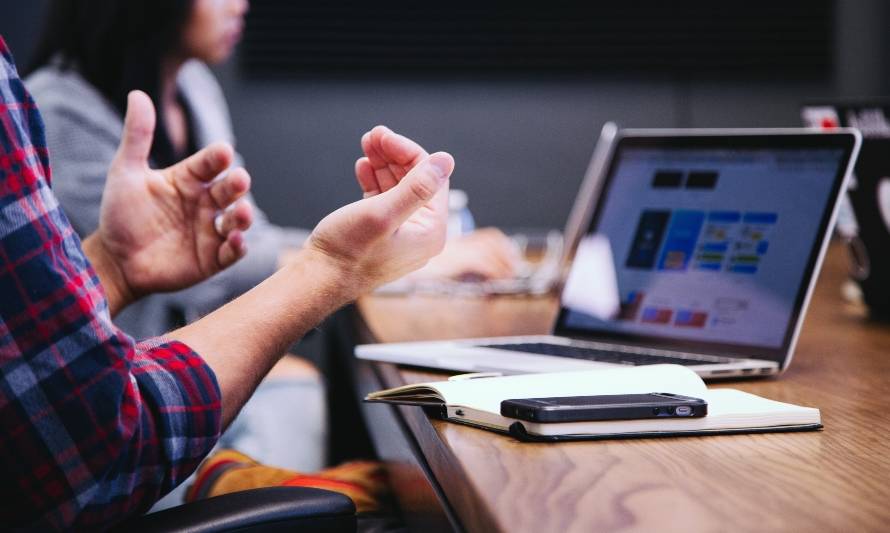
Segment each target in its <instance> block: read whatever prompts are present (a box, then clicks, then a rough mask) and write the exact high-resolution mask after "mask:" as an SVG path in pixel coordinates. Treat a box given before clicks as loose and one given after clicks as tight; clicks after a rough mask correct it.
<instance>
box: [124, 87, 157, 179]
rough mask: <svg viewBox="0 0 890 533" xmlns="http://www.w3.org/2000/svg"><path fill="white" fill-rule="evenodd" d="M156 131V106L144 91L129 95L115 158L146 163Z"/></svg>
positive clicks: (138, 163)
mask: <svg viewBox="0 0 890 533" xmlns="http://www.w3.org/2000/svg"><path fill="white" fill-rule="evenodd" d="M154 132H155V108H154V104H152V102H151V98H149V97H148V95H147V94H145V93H144V92H142V91H130V94H129V95H127V114H126V116H125V117H124V131H123V135H122V136H121V143H120V146H119V147H118V149H117V155H116V156H115V160H116V161H119V162H122V163H126V164H137V165H146V164H147V163H148V155H149V153H150V152H151V144H152V141H153V140H154Z"/></svg>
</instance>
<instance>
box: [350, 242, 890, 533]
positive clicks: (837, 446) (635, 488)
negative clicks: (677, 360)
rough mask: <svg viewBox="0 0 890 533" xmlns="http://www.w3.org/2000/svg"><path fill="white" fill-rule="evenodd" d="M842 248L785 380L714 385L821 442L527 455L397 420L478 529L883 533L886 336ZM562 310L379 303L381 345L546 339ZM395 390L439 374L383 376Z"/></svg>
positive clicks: (887, 484) (729, 441)
mask: <svg viewBox="0 0 890 533" xmlns="http://www.w3.org/2000/svg"><path fill="white" fill-rule="evenodd" d="M844 278H845V258H844V257H843V250H842V249H841V248H840V246H839V245H837V244H833V245H832V247H831V249H830V251H829V255H828V258H827V261H826V265H825V267H824V269H823V273H822V276H821V278H820V281H819V284H818V286H817V288H816V293H815V295H814V298H813V302H812V305H811V306H810V310H809V313H808V315H807V319H806V322H805V325H804V329H803V333H802V336H801V339H800V343H799V345H798V348H797V351H796V355H795V358H794V361H793V363H792V365H791V367H790V368H789V370H788V371H787V372H786V373H785V374H783V375H782V376H779V377H777V378H770V379H761V380H747V381H745V380H737V381H732V382H713V383H711V385H710V386H712V387H732V388H738V389H741V390H744V391H748V392H752V393H755V394H759V395H762V396H765V397H767V398H771V399H775V400H780V401H786V402H792V403H797V404H801V405H807V406H814V407H818V408H820V409H821V410H822V417H823V423H824V424H825V429H824V430H823V431H820V432H808V433H779V434H766V435H735V436H712V437H686V438H664V439H625V440H613V441H596V442H576V443H560V444H527V443H521V442H518V441H516V440H514V439H512V438H510V437H507V436H501V435H497V434H494V433H491V432H487V431H482V430H478V429H474V428H470V427H465V426H460V425H457V424H451V423H448V422H444V421H440V420H433V419H429V418H428V417H427V416H426V415H425V414H424V413H423V411H422V410H420V409H419V408H413V407H401V408H399V412H400V413H401V416H402V417H403V418H404V423H405V426H406V428H407V429H406V431H410V432H411V434H412V435H411V437H412V438H413V439H416V442H417V443H418V445H419V447H420V449H421V450H422V453H423V454H424V456H425V459H426V461H427V462H428V464H429V469H430V471H431V472H432V474H433V475H434V476H435V478H436V481H437V482H438V484H439V486H440V487H441V489H442V492H443V493H444V494H445V495H446V497H447V500H448V503H449V505H450V506H451V507H452V508H453V511H454V513H455V514H456V515H457V517H458V519H459V521H460V523H461V525H462V526H463V527H464V528H465V529H467V530H469V531H534V532H547V531H655V530H658V531H888V530H890V445H888V439H890V327H888V325H886V324H876V323H872V322H869V321H868V320H867V319H866V314H865V311H864V309H863V308H862V307H860V306H857V305H854V304H850V303H847V302H845V301H844V300H843V299H842V298H841V284H842V282H843V280H844ZM556 306H557V304H556V302H555V299H554V298H515V297H513V298H505V297H496V298H447V297H434V296H411V297H399V298H394V297H370V298H365V299H364V300H362V301H361V302H360V303H359V310H360V313H361V315H362V316H363V317H364V320H365V322H366V324H367V326H368V328H369V330H370V331H371V332H372V334H373V336H374V337H375V338H376V339H377V340H378V341H381V342H394V341H405V340H420V339H432V338H458V337H475V336H492V335H510V334H531V333H544V332H547V331H548V329H549V327H550V323H551V321H552V320H553V316H554V314H555V312H556ZM374 367H375V370H376V371H377V373H378V375H379V376H380V377H381V382H382V383H383V384H384V385H385V386H396V385H401V384H405V383H411V382H418V381H427V380H431V379H442V378H443V377H444V375H443V374H441V373H434V372H432V371H430V372H427V371H421V370H418V369H408V368H399V367H396V366H394V365H388V364H374Z"/></svg>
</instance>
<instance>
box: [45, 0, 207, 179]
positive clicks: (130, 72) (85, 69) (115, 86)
mask: <svg viewBox="0 0 890 533" xmlns="http://www.w3.org/2000/svg"><path fill="white" fill-rule="evenodd" d="M192 3H193V0H51V1H50V2H49V5H48V6H47V9H46V20H45V23H44V27H43V31H42V34H41V37H40V39H39V40H38V44H37V48H36V50H35V54H34V60H33V62H32V63H31V65H29V68H28V69H27V73H31V72H33V71H35V70H37V69H38V68H40V67H43V66H45V65H48V64H50V63H51V62H52V61H54V60H55V58H56V57H58V58H59V59H60V60H61V62H62V63H61V67H62V68H63V69H68V68H75V69H77V71H78V72H79V73H80V74H81V75H82V76H83V77H84V79H86V80H87V81H88V82H89V83H90V84H92V85H93V86H94V87H96V88H97V89H98V90H99V92H101V93H102V94H103V95H104V96H105V98H107V99H108V101H110V102H111V103H112V104H113V105H114V107H115V108H116V109H117V110H118V112H119V113H120V114H121V116H123V115H124V112H125V110H126V107H127V94H128V93H129V92H130V91H132V90H134V89H140V90H142V91H145V92H146V93H147V94H148V96H149V97H151V99H152V101H153V102H155V106H156V107H157V106H158V105H159V104H160V95H161V67H162V62H163V60H164V59H165V58H166V57H167V56H169V55H170V54H171V53H176V52H177V50H178V48H179V47H180V46H181V43H182V33H183V30H184V28H185V25H186V23H187V22H188V19H189V16H190V14H191V10H192ZM151 156H152V158H153V159H154V161H155V163H156V164H158V165H161V166H166V165H170V164H172V163H173V162H174V160H175V159H176V157H175V154H174V150H173V145H172V143H171V142H170V138H169V136H168V134H167V129H166V125H165V124H164V120H163V113H160V112H159V113H158V117H157V127H156V128H155V138H154V143H152V149H151Z"/></svg>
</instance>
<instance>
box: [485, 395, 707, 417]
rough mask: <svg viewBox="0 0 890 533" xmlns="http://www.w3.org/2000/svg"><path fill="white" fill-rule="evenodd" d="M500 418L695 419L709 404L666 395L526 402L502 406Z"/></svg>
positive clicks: (572, 398) (574, 397) (529, 400)
mask: <svg viewBox="0 0 890 533" xmlns="http://www.w3.org/2000/svg"><path fill="white" fill-rule="evenodd" d="M501 414H502V415H503V416H507V417H510V418H517V419H519V420H526V421H528V422H545V423H546V422H590V421H597V420H635V419H641V418H695V417H702V416H705V415H707V414H708V403H707V402H706V401H704V400H702V399H701V398H691V397H689V396H680V395H679V394H671V393H667V392H652V393H649V394H607V395H601V396H566V397H556V398H524V399H515V400H504V401H502V402H501Z"/></svg>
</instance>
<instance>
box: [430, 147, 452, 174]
mask: <svg viewBox="0 0 890 533" xmlns="http://www.w3.org/2000/svg"><path fill="white" fill-rule="evenodd" d="M428 161H429V164H430V166H431V167H432V168H433V169H434V170H435V172H436V178H438V179H439V180H440V181H444V180H445V179H446V178H448V176H450V175H451V171H452V170H453V169H454V159H453V158H452V157H451V156H450V155H449V154H447V153H445V152H437V153H435V154H433V155H431V156H430V158H429V160H428Z"/></svg>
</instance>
